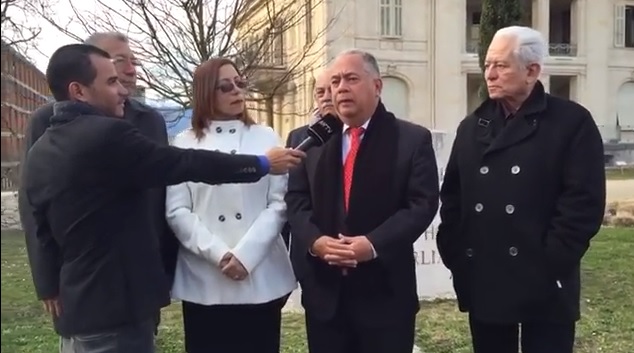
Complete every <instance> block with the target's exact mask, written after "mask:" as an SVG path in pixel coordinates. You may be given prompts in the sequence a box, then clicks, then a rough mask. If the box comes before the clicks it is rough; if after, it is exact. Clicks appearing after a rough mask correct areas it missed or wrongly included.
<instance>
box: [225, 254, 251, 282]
mask: <svg viewBox="0 0 634 353" xmlns="http://www.w3.org/2000/svg"><path fill="white" fill-rule="evenodd" d="M220 268H221V270H222V273H223V274H224V275H225V276H227V277H229V278H231V279H232V280H234V281H241V280H243V279H245V278H246V277H247V276H248V275H249V273H248V272H247V270H246V268H244V265H242V263H241V262H240V260H238V258H236V257H235V256H233V254H232V253H230V252H228V253H226V254H225V256H223V257H222V260H220Z"/></svg>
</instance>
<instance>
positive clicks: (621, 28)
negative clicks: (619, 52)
mask: <svg viewBox="0 0 634 353" xmlns="http://www.w3.org/2000/svg"><path fill="white" fill-rule="evenodd" d="M614 46H615V47H617V48H623V47H625V5H615V6H614Z"/></svg>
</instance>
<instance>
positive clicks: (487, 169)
mask: <svg viewBox="0 0 634 353" xmlns="http://www.w3.org/2000/svg"><path fill="white" fill-rule="evenodd" d="M487 173H489V167H487V166H484V167H480V174H482V175H484V174H487Z"/></svg>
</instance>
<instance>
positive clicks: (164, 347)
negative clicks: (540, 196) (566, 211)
mask: <svg viewBox="0 0 634 353" xmlns="http://www.w3.org/2000/svg"><path fill="white" fill-rule="evenodd" d="M633 293H634V230H633V229H631V228H630V229H604V230H603V231H602V232H601V234H599V235H598V236H597V238H596V240H595V241H594V242H593V245H592V248H591V250H590V252H589V253H588V255H587V256H586V258H585V261H584V264H583V303H582V305H583V318H582V321H581V322H580V324H579V329H578V334H577V350H576V352H577V353H598V352H606V353H607V352H609V353H632V352H634V300H633V299H632V295H633ZM247 339H248V338H247ZM417 344H418V345H419V346H420V347H421V348H422V349H423V351H424V352H426V353H468V352H471V349H470V346H469V332H468V328H467V323H466V320H465V315H464V314H461V313H459V312H458V311H457V310H456V306H455V303H454V302H453V301H450V300H443V301H435V302H426V303H423V306H422V309H421V312H420V314H419V319H418V325H417ZM282 345H283V349H282V352H284V353H305V352H307V348H306V340H305V335H304V326H303V317H302V315H300V314H288V315H286V316H285V317H284V323H283V339H282ZM158 346H159V352H163V353H177V352H178V353H181V352H183V348H182V347H183V337H182V330H181V321H180V312H179V305H177V304H174V305H172V306H171V307H169V308H167V309H166V310H165V311H164V313H163V323H162V325H161V329H160V334H159V337H158ZM56 350H57V338H56V336H55V334H54V332H53V331H52V329H51V324H50V320H49V318H48V317H47V316H46V315H45V314H44V312H43V310H42V307H41V305H40V303H39V302H37V301H36V300H35V297H34V294H33V286H32V283H31V276H30V272H29V267H28V265H27V262H26V251H25V248H24V241H23V238H22V234H21V233H19V232H8V231H2V347H1V351H2V352H3V353H53V352H56Z"/></svg>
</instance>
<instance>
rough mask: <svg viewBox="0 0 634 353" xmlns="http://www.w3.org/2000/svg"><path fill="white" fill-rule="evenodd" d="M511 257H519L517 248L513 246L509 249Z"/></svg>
mask: <svg viewBox="0 0 634 353" xmlns="http://www.w3.org/2000/svg"><path fill="white" fill-rule="evenodd" d="M509 255H511V256H517V248H516V247H514V246H511V247H510V248H509Z"/></svg>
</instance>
